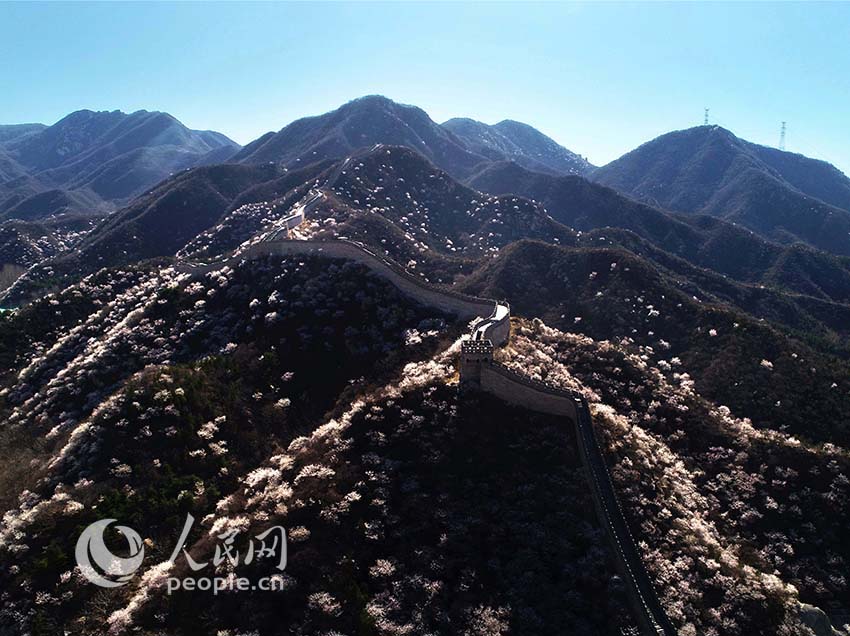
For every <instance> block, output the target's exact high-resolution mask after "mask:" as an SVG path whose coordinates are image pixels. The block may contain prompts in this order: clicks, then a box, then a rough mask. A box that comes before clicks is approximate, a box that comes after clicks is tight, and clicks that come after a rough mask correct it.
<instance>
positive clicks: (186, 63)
mask: <svg viewBox="0 0 850 636" xmlns="http://www.w3.org/2000/svg"><path fill="white" fill-rule="evenodd" d="M0 59H2V63H0V123H18V122H30V121H38V122H43V123H47V124H50V123H53V122H55V121H57V120H58V119H60V118H61V117H62V116H63V115H65V114H67V113H69V112H71V111H73V110H77V109H80V108H90V109H93V110H106V109H109V110H112V109H121V110H124V111H133V110H138V109H142V108H144V109H147V110H163V111H167V112H169V113H171V114H173V115H174V116H176V117H177V118H178V119H180V120H181V121H183V122H184V123H185V124H186V125H188V126H190V127H192V128H204V129H207V128H208V129H214V130H219V131H221V132H224V133H225V134H227V135H229V136H231V137H232V138H234V139H235V140H237V141H239V142H241V143H246V142H248V141H250V140H252V139H254V138H256V137H258V136H259V135H260V134H262V133H264V132H266V131H268V130H278V129H280V128H282V127H283V126H284V125H285V124H287V123H289V122H290V121H292V120H293V119H296V118H298V117H301V116H304V115H311V114H318V113H322V112H326V111H328V110H331V109H333V108H336V107H337V106H339V105H340V104H342V103H343V102H346V101H348V100H350V99H352V98H354V97H359V96H362V95H366V94H371V93H381V94H384V95H386V96H388V97H390V98H392V99H395V100H396V101H401V102H405V103H411V104H416V105H418V106H421V107H422V108H424V109H425V110H426V111H428V113H429V114H430V115H431V117H432V118H433V119H435V120H437V121H444V120H445V119H448V118H450V117H454V116H467V117H473V118H475V119H479V120H481V121H484V122H487V123H495V122H497V121H499V120H501V119H505V118H511V119H518V120H520V121H525V122H527V123H529V124H532V125H533V126H535V127H537V128H539V129H540V130H542V131H543V132H545V133H546V134H548V135H550V136H552V137H554V138H555V139H556V140H557V141H558V142H560V143H561V144H563V145H564V146H566V147H567V148H570V149H571V150H573V151H575V152H578V153H580V154H582V155H585V156H587V157H588V158H589V159H590V160H591V161H592V162H593V163H596V164H604V163H606V162H608V161H610V160H612V159H614V158H616V157H617V156H619V155H621V154H622V153H624V152H626V151H628V150H630V149H632V148H634V147H635V146H637V145H639V144H640V143H642V142H644V141H647V140H649V139H651V138H653V137H655V136H657V135H659V134H661V133H663V132H667V131H669V130H674V129H679V128H687V127H689V126H693V125H698V124H701V123H702V117H703V108H704V107H706V106H707V107H710V108H711V121H712V122H713V123H718V124H720V125H722V126H725V127H727V128H729V129H731V130H732V131H733V132H735V133H736V134H737V135H739V136H741V137H744V138H746V139H749V140H751V141H755V142H758V143H763V144H766V145H778V143H779V129H780V122H781V121H782V120H787V121H788V135H787V147H788V149H789V150H793V151H796V152H802V153H804V154H807V155H809V156H814V157H818V158H822V159H826V160H828V161H830V162H832V163H834V164H836V165H837V166H838V167H839V168H841V169H842V170H843V171H844V172H845V173H848V174H850V125H848V124H850V122H848V116H850V3H830V4H816V3H811V2H808V3H801V4H789V3H777V4H773V3H757V4H737V3H736V4H729V3H725V4H724V3H712V4H701V3H679V4H667V3H663V4H662V3H646V4H614V3H588V4H555V3H541V4H531V3H517V4H510V3H499V4H483V3H475V4H455V3H445V2H444V3H430V4H418V3H404V4H389V3H371V4H353V3H352V4H335V3H297V4H270V3H266V4H250V3H239V4H224V3H210V4H207V3H184V4H167V3H151V4H116V3H100V4H72V3H54V4H32V3H26V4H8V3H2V2H0Z"/></svg>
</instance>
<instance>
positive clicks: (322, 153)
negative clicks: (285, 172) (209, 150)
mask: <svg viewBox="0 0 850 636" xmlns="http://www.w3.org/2000/svg"><path fill="white" fill-rule="evenodd" d="M379 143H382V144H391V145H398V146H407V147H409V148H415V149H416V150H417V151H418V152H420V153H421V154H423V155H425V156H426V157H428V159H430V160H431V161H433V162H434V163H435V164H437V165H438V166H440V167H441V168H443V169H444V170H447V171H448V172H450V173H451V174H453V175H456V176H461V177H464V176H468V175H469V174H471V173H472V172H473V169H474V168H475V166H476V165H478V164H479V163H481V162H482V161H484V160H485V159H484V157H481V156H480V155H476V154H474V153H472V152H470V151H469V150H468V149H467V148H466V147H465V146H464V144H463V142H462V141H461V140H459V139H458V138H457V137H455V135H453V134H452V133H451V132H449V131H447V130H445V129H443V128H442V127H440V125H439V124H437V123H436V122H434V121H432V120H431V118H430V117H428V114H427V113H426V112H425V111H424V110H422V109H421V108H417V107H415V106H407V105H403V104H397V103H395V102H394V101H392V100H390V99H387V98H386V97H381V96H378V95H370V96H368V97H361V98H360V99H355V100H354V101H351V102H348V103H347V104H345V105H343V106H341V107H340V108H338V109H337V110H334V111H332V112H330V113H325V114H324V115H319V116H317V117H306V118H304V119H299V120H297V121H294V122H292V123H291V124H289V125H288V126H286V127H285V128H284V129H282V130H281V131H280V132H278V133H269V134H266V135H264V136H263V137H260V138H259V139H258V140H256V141H254V142H252V143H250V144H248V145H247V146H245V147H244V148H243V149H242V150H241V151H240V152H239V153H237V154H236V156H235V157H234V158H233V159H234V160H235V161H240V162H243V163H263V162H268V161H275V162H281V163H283V164H285V165H291V164H293V163H299V162H300V163H303V162H305V161H306V162H313V161H318V160H321V159H339V158H342V157H345V156H347V155H349V154H351V152H352V151H354V150H357V149H359V148H364V147H370V146H373V145H375V144H379Z"/></svg>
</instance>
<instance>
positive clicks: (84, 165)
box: [0, 110, 238, 216]
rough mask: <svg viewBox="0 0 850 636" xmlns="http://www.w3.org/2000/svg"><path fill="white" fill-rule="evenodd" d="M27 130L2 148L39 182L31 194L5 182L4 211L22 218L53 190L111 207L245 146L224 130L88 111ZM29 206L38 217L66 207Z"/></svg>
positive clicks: (153, 115)
mask: <svg viewBox="0 0 850 636" xmlns="http://www.w3.org/2000/svg"><path fill="white" fill-rule="evenodd" d="M16 130H17V129H16ZM24 130H25V131H26V132H25V133H24V134H20V131H18V132H19V134H16V135H14V136H12V135H11V133H9V134H7V135H6V136H7V140H6V141H5V142H3V147H2V150H3V152H4V153H5V155H6V156H7V157H8V158H9V159H11V160H14V162H16V164H17V165H18V166H20V168H22V169H23V170H24V171H25V172H26V174H27V175H28V176H29V177H31V179H32V181H31V182H30V184H29V186H28V188H29V190H28V191H26V190H22V189H21V184H16V183H14V182H9V179H6V182H5V183H3V184H2V185H0V214H2V213H5V214H6V215H7V216H14V215H15V214H16V211H15V208H16V207H17V206H20V205H21V203H22V201H25V200H26V199H28V198H30V197H31V196H32V195H33V194H41V193H42V192H44V191H48V190H61V191H68V192H69V194H68V195H67V196H68V197H70V198H75V197H76V198H80V197H81V198H82V199H83V200H85V201H87V204H86V205H81V206H79V207H78V208H77V209H78V210H80V211H89V212H91V211H92V209H95V210H96V209H97V208H101V209H109V208H110V207H111V206H112V205H113V204H116V203H121V202H125V201H128V200H129V199H131V198H132V197H134V196H136V195H138V194H140V193H142V192H144V191H145V190H147V189H148V188H150V187H151V186H153V185H155V184H157V183H158V182H160V181H161V180H162V179H164V178H165V177H167V176H168V175H169V174H171V173H172V172H174V171H177V170H181V169H184V168H187V167H190V166H193V165H196V164H197V163H200V162H202V161H203V158H204V157H206V156H207V155H209V154H210V153H216V152H218V153H221V152H222V150H223V149H224V150H225V151H226V154H232V152H234V151H235V150H236V149H237V148H238V144H236V143H235V142H233V141H231V140H229V139H228V138H227V137H225V136H224V135H221V134H220V133H214V132H210V131H193V130H190V129H188V128H186V127H185V126H184V125H183V124H181V123H180V122H179V121H177V120H176V119H175V118H174V117H172V116H171V115H169V114H167V113H160V112H147V111H137V112H135V113H131V114H125V113H122V112H121V111H112V112H105V111H104V112H93V111H89V110H81V111H77V112H74V113H71V114H70V115H68V116H66V117H64V118H63V119H62V120H60V121H59V122H57V123H56V124H54V125H52V126H49V127H45V128H37V127H36V128H33V127H28V128H26V127H25V128H24ZM92 201H93V202H92ZM24 205H25V206H28V207H30V208H37V209H38V210H39V212H38V216H48V215H50V214H56V213H58V212H60V211H61V210H62V207H63V206H59V207H51V205H50V201H49V200H41V201H38V200H36V201H28V202H26V203H25V204H24Z"/></svg>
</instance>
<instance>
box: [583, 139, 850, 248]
mask: <svg viewBox="0 0 850 636" xmlns="http://www.w3.org/2000/svg"><path fill="white" fill-rule="evenodd" d="M593 179H594V180H596V181H598V182H600V183H602V184H604V185H608V186H611V187H613V188H615V189H617V190H619V191H621V192H623V193H626V194H629V195H631V196H634V197H637V198H639V199H642V200H645V201H648V202H650V203H654V204H656V205H660V206H662V207H665V208H669V209H673V210H681V211H684V212H692V213H704V214H711V215H712V216H718V217H721V218H723V219H726V220H728V221H733V222H736V223H740V224H741V225H743V226H745V227H747V228H749V229H751V230H753V231H754V232H757V233H759V234H761V235H763V236H765V237H767V238H770V239H772V240H776V241H779V242H783V243H789V242H792V241H794V240H802V241H805V242H807V243H809V244H810V245H813V246H815V247H818V248H821V249H825V250H827V251H830V252H833V253H835V254H842V255H850V211H848V208H850V206H848V201H850V180H848V179H847V177H846V176H845V175H843V174H842V173H841V172H840V171H838V170H836V169H835V168H834V167H832V166H830V165H829V164H827V163H825V162H822V161H815V160H812V159H807V158H805V157H802V156H801V155H794V154H791V153H784V152H781V151H777V150H773V149H769V148H764V147H761V146H757V145H755V144H751V143H749V142H746V141H744V140H741V139H738V138H737V137H735V135H733V134H732V133H731V132H729V131H728V130H725V129H723V128H720V127H718V126H701V127H698V128H691V129H688V130H682V131H677V132H672V133H668V134H666V135H662V136H661V137H658V138H657V139H654V140H653V141H650V142H648V143H646V144H644V145H642V146H640V147H639V148H638V149H636V150H633V151H632V152H630V153H628V154H626V155H624V156H623V157H621V158H619V159H617V160H616V161H613V162H611V163H610V164H608V165H606V166H603V167H601V168H598V169H597V170H596V171H595V172H594V173H593ZM839 206H847V207H839Z"/></svg>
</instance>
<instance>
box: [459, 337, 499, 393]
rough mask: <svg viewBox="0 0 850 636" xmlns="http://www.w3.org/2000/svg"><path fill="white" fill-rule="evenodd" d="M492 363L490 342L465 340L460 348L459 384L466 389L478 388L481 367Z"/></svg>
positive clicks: (491, 344) (491, 345)
mask: <svg viewBox="0 0 850 636" xmlns="http://www.w3.org/2000/svg"><path fill="white" fill-rule="evenodd" d="M492 361H493V343H492V342H491V341H490V340H465V341H464V342H463V344H461V346H460V384H461V386H462V387H464V388H466V387H468V388H480V386H481V365H482V364H489V363H490V362H492Z"/></svg>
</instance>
